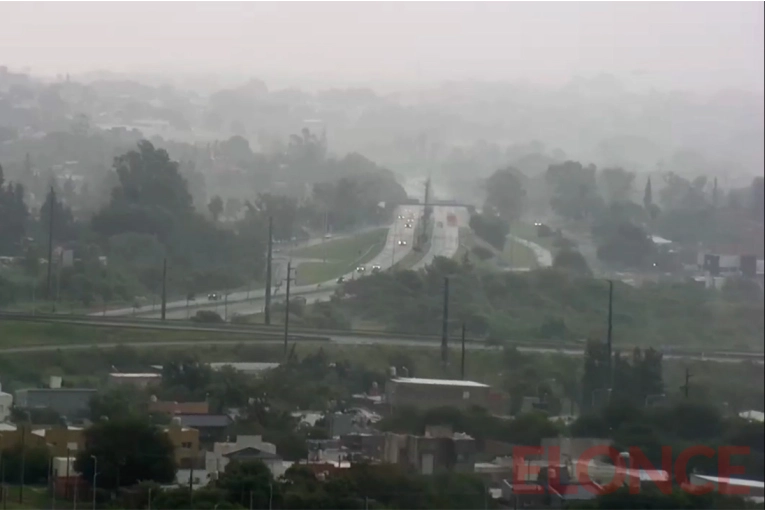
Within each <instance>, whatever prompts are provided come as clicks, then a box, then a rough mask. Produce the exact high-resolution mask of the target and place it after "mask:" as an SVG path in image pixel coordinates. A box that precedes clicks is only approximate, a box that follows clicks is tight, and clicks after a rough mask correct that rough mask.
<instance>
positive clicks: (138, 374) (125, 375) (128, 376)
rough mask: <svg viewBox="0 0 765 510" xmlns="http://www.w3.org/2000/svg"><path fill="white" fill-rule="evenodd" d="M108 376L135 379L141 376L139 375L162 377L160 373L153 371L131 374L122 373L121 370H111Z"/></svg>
mask: <svg viewBox="0 0 765 510" xmlns="http://www.w3.org/2000/svg"><path fill="white" fill-rule="evenodd" d="M109 376H111V377H124V378H136V379H138V378H141V377H156V378H160V377H162V375H161V374H157V373H154V372H144V373H133V374H123V373H121V372H112V373H111V374H109Z"/></svg>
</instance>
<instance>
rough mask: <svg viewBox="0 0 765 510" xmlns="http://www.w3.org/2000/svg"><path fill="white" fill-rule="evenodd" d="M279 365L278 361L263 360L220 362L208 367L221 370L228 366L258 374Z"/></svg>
mask: <svg viewBox="0 0 765 510" xmlns="http://www.w3.org/2000/svg"><path fill="white" fill-rule="evenodd" d="M279 365H280V364H279V363H265V362H222V363H210V364H209V366H210V368H212V369H213V370H222V369H223V368H224V367H230V368H232V369H234V370H236V371H237V372H241V373H243V374H245V375H260V374H262V373H263V372H265V371H266V370H273V369H274V368H277V367H278V366H279Z"/></svg>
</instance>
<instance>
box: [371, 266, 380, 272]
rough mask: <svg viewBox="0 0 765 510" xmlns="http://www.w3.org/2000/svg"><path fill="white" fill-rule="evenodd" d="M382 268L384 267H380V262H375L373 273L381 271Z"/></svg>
mask: <svg viewBox="0 0 765 510" xmlns="http://www.w3.org/2000/svg"><path fill="white" fill-rule="evenodd" d="M381 269H382V267H380V266H379V265H378V264H375V265H374V266H372V272H373V273H379V272H380V270H381Z"/></svg>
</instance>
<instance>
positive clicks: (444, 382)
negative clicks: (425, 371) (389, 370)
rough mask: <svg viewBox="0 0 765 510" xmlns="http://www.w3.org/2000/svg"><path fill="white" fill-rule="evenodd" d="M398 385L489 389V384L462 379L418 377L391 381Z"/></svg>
mask: <svg viewBox="0 0 765 510" xmlns="http://www.w3.org/2000/svg"><path fill="white" fill-rule="evenodd" d="M391 380H392V381H393V382H395V383H398V384H427V385H432V386H459V387H463V388H488V387H489V385H488V384H484V383H479V382H476V381H463V380H461V379H420V378H418V377H396V378H395V379H391Z"/></svg>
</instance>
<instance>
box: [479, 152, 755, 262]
mask: <svg viewBox="0 0 765 510" xmlns="http://www.w3.org/2000/svg"><path fill="white" fill-rule="evenodd" d="M660 178H661V183H660V186H658V187H657V189H656V191H655V190H654V185H655V184H656V183H655V182H652V180H651V178H650V177H649V178H648V179H647V180H646V182H645V183H644V184H638V183H637V182H636V180H637V176H636V174H635V173H634V172H630V171H627V170H625V169H623V168H619V167H613V168H603V169H598V168H597V167H596V166H595V165H586V166H585V165H582V164H581V163H579V162H576V161H565V162H551V163H549V165H548V166H547V170H546V171H545V172H544V174H542V176H540V177H537V178H535V179H529V178H528V177H526V176H525V175H524V174H523V173H522V172H521V171H519V170H518V169H516V168H514V167H507V168H502V169H500V170H497V171H496V172H494V173H493V174H492V175H491V176H490V177H489V178H488V179H487V180H486V181H485V183H484V196H485V201H484V205H483V210H482V213H483V215H481V216H476V217H474V219H473V220H472V221H471V227H472V228H473V229H474V230H475V231H476V234H478V235H480V236H481V237H482V238H484V239H485V240H486V241H488V242H490V243H492V244H493V245H494V246H496V247H498V248H500V247H501V246H502V245H503V244H504V236H503V235H502V232H503V231H504V230H505V229H507V228H508V225H510V224H512V223H513V222H515V221H518V220H519V219H520V218H521V217H522V215H523V214H524V212H525V211H528V210H529V209H530V208H531V207H532V206H534V204H533V203H532V201H536V202H539V201H546V202H547V203H549V206H550V209H551V210H552V211H553V212H555V213H556V214H557V215H558V216H559V217H561V218H564V219H566V220H567V221H569V222H578V223H580V224H581V223H584V224H586V225H587V226H588V227H589V229H590V231H591V233H592V236H593V238H594V239H595V242H596V244H597V254H598V258H599V259H600V260H601V261H602V262H604V263H606V264H608V265H609V266H611V267H614V268H625V269H641V268H642V269H648V268H658V269H660V270H662V269H663V270H673V269H678V268H680V267H681V266H682V263H683V262H695V259H693V260H690V259H688V260H686V258H684V256H685V254H684V253H678V254H676V255H674V256H672V257H670V256H667V255H666V254H663V253H661V252H660V251H659V250H658V249H657V247H656V245H655V244H654V243H653V241H652V239H651V236H652V235H659V236H662V237H665V238H668V239H671V240H672V241H675V242H677V243H680V244H683V245H686V246H689V247H696V246H697V245H702V246H707V247H710V248H715V247H719V246H739V247H740V248H739V249H740V250H743V251H744V252H747V251H748V252H750V253H752V254H755V255H756V254H761V252H762V251H763V235H762V225H763V209H765V204H764V203H763V178H762V177H756V178H754V179H753V180H752V183H751V185H750V186H748V187H744V188H739V189H730V190H723V189H722V188H721V187H720V186H718V183H717V179H708V178H707V177H704V176H701V177H697V178H695V179H693V180H689V179H686V178H684V177H682V176H680V175H678V174H676V173H673V172H666V173H663V174H660ZM654 179H656V176H654ZM641 195H642V197H641ZM561 247H562V246H561ZM693 255H695V252H694V253H693V254H689V255H687V256H688V257H691V258H693Z"/></svg>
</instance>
